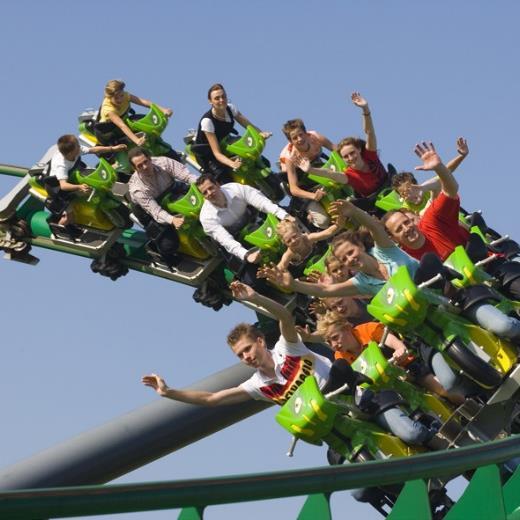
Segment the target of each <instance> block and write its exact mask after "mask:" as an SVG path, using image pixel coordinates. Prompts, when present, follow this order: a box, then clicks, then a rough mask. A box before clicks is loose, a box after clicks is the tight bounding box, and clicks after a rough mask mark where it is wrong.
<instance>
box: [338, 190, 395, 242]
mask: <svg viewBox="0 0 520 520" xmlns="http://www.w3.org/2000/svg"><path fill="white" fill-rule="evenodd" d="M334 214H336V215H339V214H341V215H343V216H344V217H345V218H347V219H353V220H355V221H356V222H357V223H358V224H359V225H360V226H364V227H366V228H367V229H368V230H369V231H370V234H371V235H372V238H373V239H374V242H375V244H376V245H377V246H379V247H393V246H394V245H395V243H394V242H393V241H392V239H391V238H390V237H389V236H388V233H387V232H386V229H385V226H384V225H383V224H382V223H381V222H380V221H379V220H377V219H376V218H374V217H372V216H371V215H369V214H368V213H366V212H365V211H363V210H362V209H360V208H358V207H357V206H354V204H352V202H350V201H348V200H337V201H335V202H333V203H332V204H331V215H334Z"/></svg>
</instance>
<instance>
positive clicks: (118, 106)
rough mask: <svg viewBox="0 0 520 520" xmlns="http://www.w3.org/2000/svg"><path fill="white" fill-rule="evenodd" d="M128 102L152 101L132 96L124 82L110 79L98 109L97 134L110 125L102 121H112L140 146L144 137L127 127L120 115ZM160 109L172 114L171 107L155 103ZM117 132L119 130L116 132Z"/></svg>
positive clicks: (137, 103)
mask: <svg viewBox="0 0 520 520" xmlns="http://www.w3.org/2000/svg"><path fill="white" fill-rule="evenodd" d="M130 103H135V104H136V105H141V106H143V107H149V106H150V105H151V104H152V102H151V101H148V100H147V99H144V98H141V97H138V96H134V95H133V94H130V92H127V91H126V90H125V82H124V81H121V80H118V79H111V80H110V81H109V82H108V83H107V84H106V86H105V97H104V98H103V102H102V103H101V108H100V110H99V123H98V127H99V128H98V130H99V132H96V133H97V134H98V135H99V134H100V133H101V134H103V133H106V132H107V131H108V130H109V128H110V127H108V126H107V125H103V123H112V124H113V125H115V126H116V127H117V128H118V129H119V130H120V131H121V132H122V133H123V134H124V135H125V136H126V137H127V138H128V139H129V140H130V141H132V142H133V143H134V144H135V145H137V146H142V145H143V144H144V142H145V137H139V136H137V135H135V134H134V132H132V130H130V128H128V126H127V125H126V123H125V122H124V121H123V119H122V117H123V116H124V115H125V114H126V113H127V112H128V110H129V109H130ZM157 106H158V107H159V108H160V109H161V111H162V112H163V113H164V114H165V115H166V116H167V117H170V116H171V115H172V114H173V111H172V110H171V108H164V107H161V106H159V105H157ZM117 133H119V132H117Z"/></svg>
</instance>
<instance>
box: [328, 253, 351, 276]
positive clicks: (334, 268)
mask: <svg viewBox="0 0 520 520" xmlns="http://www.w3.org/2000/svg"><path fill="white" fill-rule="evenodd" d="M327 274H328V275H329V276H330V277H331V279H332V283H339V282H344V281H345V280H348V279H349V278H350V277H351V273H350V271H349V270H348V267H347V266H346V265H344V264H343V262H341V261H340V260H339V259H338V258H336V257H335V256H334V257H331V259H330V260H329V261H328V262H327Z"/></svg>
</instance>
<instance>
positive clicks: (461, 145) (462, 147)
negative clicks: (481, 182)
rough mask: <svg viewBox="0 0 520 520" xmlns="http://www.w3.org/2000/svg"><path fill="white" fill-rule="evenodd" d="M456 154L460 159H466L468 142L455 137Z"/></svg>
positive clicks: (462, 138)
mask: <svg viewBox="0 0 520 520" xmlns="http://www.w3.org/2000/svg"><path fill="white" fill-rule="evenodd" d="M457 153H458V154H459V155H462V157H466V155H468V153H469V147H468V142H467V141H466V139H464V137H457Z"/></svg>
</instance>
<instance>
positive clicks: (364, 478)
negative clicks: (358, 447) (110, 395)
mask: <svg viewBox="0 0 520 520" xmlns="http://www.w3.org/2000/svg"><path fill="white" fill-rule="evenodd" d="M518 455H520V437H519V436H513V437H509V438H507V439H505V440H500V441H495V442H489V443H485V444H480V445H478V446H472V447H467V448H459V449H457V450H453V451H444V452H438V453H428V454H424V455H418V456H415V457H414V458H413V460H412V459H410V458H400V459H393V460H387V461H374V462H365V463H361V464H351V465H345V466H334V467H321V468H309V469H303V470H296V471H285V472H276V473H261V474H252V475H238V476H228V477H219V478H211V479H197V480H181V481H169V482H153V483H143V484H127V485H112V486H79V487H67V488H51V489H38V490H35V489H32V490H17V491H10V492H4V493H0V518H6V519H7V518H8V519H9V520H30V519H34V518H35V517H38V518H65V517H73V516H89V515H100V514H117V513H124V512H138V511H152V510H159V509H174V508H184V509H183V510H182V511H181V513H180V516H179V518H180V519H181V520H189V519H192V520H195V519H202V518H203V511H204V509H205V508H206V507H208V506H211V505H217V504H227V503H236V502H248V501H254V500H266V499H273V498H283V497H289V496H304V495H309V497H308V498H307V500H306V502H305V504H304V506H303V508H302V510H301V511H300V514H299V516H298V519H299V520H311V519H312V520H316V519H320V520H321V519H327V518H331V513H330V506H329V498H330V494H331V493H333V492H335V491H342V490H347V489H353V488H359V487H369V486H377V485H386V484H395V483H400V482H406V485H405V486H404V488H403V491H402V492H401V494H400V496H399V498H398V500H397V502H396V504H395V506H394V509H393V510H392V512H391V513H390V516H389V518H391V519H392V520H404V519H408V518H413V519H414V520H420V519H425V520H430V519H431V514H430V506H429V501H428V494H427V491H426V485H425V483H424V480H423V479H428V478H435V477H446V475H452V476H453V475H460V474H462V473H464V472H466V471H468V470H472V469H477V471H475V473H474V474H473V477H472V479H471V481H470V483H469V485H468V487H467V488H466V490H465V492H464V494H463V495H462V497H461V498H460V499H459V501H458V502H457V503H456V504H455V505H454V506H453V507H452V509H451V510H450V511H449V512H448V514H447V515H446V516H445V518H446V519H447V520H455V519H459V518H460V519H479V518H482V519H486V520H489V519H497V520H499V519H504V520H506V519H508V520H514V519H519V518H520V470H517V471H516V472H515V473H514V474H513V476H512V477H511V478H510V479H509V480H508V481H507V482H506V484H505V485H502V482H501V478H500V472H499V468H498V466H497V465H498V464H501V463H503V462H505V461H507V460H509V459H511V458H513V457H515V456H518ZM367 507H368V506H367ZM412 511H413V513H412Z"/></svg>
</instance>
